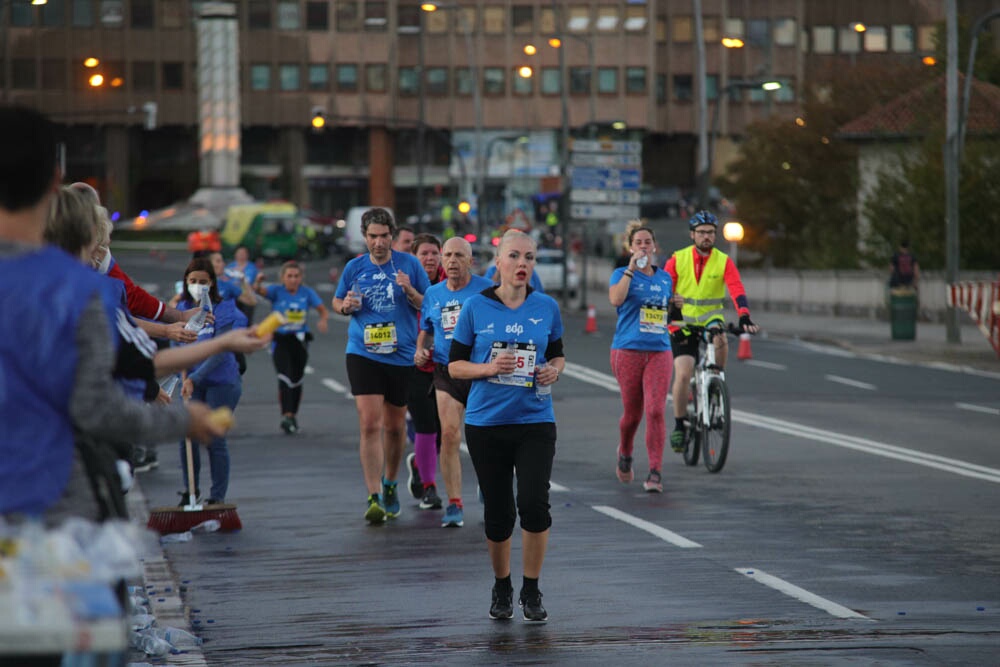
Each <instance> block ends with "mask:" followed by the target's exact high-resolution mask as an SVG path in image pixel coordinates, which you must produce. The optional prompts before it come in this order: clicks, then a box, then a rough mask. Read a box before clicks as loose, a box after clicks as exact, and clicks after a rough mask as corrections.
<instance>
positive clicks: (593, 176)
mask: <svg viewBox="0 0 1000 667" xmlns="http://www.w3.org/2000/svg"><path fill="white" fill-rule="evenodd" d="M570 177H571V178H572V181H571V185H572V186H573V187H574V188H581V189H584V190H586V189H591V190H601V189H609V188H610V189H614V190H638V189H639V187H640V186H641V184H642V176H641V172H640V170H638V169H602V168H600V167H572V168H571V169H570Z"/></svg>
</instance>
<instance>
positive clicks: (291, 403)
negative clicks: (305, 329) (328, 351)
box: [272, 334, 309, 415]
mask: <svg viewBox="0 0 1000 667" xmlns="http://www.w3.org/2000/svg"><path fill="white" fill-rule="evenodd" d="M272 357H273V359H274V370H276V371H277V372H278V400H279V402H280V403H281V414H283V415H288V414H291V415H294V414H297V413H298V411H299V402H301V401H302V377H303V376H304V375H305V371H306V362H307V361H309V348H308V347H306V344H305V343H304V342H303V341H301V340H299V339H298V337H297V336H296V335H295V334H275V335H274V354H273V355H272Z"/></svg>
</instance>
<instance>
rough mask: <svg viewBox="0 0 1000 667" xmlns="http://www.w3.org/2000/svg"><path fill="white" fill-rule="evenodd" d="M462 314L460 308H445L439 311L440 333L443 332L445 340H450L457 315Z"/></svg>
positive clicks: (458, 306) (457, 306) (456, 321)
mask: <svg viewBox="0 0 1000 667" xmlns="http://www.w3.org/2000/svg"><path fill="white" fill-rule="evenodd" d="M461 312H462V306H461V305H456V306H445V307H444V308H442V309H441V331H443V332H444V337H445V340H451V337H452V334H453V333H454V332H455V325H456V324H458V315H459V313H461Z"/></svg>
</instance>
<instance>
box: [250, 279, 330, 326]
mask: <svg viewBox="0 0 1000 667" xmlns="http://www.w3.org/2000/svg"><path fill="white" fill-rule="evenodd" d="M264 296H265V297H266V298H267V299H268V300H269V301H271V303H272V304H273V306H272V308H271V309H272V310H277V311H278V312H280V313H281V314H282V315H284V316H285V319H287V320H288V324H285V325H284V326H282V327H281V328H279V329H278V331H277V332H276V333H282V334H297V333H305V332H307V331H309V325H308V324H307V323H306V318H307V317H308V315H309V309H310V308H315V307H316V306H319V305H322V303H323V300H322V299H320V298H319V294H316V290H314V289H313V288H312V287H307V286H305V285H299V288H298V289H297V290H295V294H292V293H291V292H289V291H288V290H287V289H285V286H284V285H281V284H274V285H268V286H267V293H266V294H265V295H264Z"/></svg>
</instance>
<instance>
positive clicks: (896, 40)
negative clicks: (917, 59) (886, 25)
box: [892, 25, 913, 53]
mask: <svg viewBox="0 0 1000 667" xmlns="http://www.w3.org/2000/svg"><path fill="white" fill-rule="evenodd" d="M892 50H893V51H895V52H896V53H913V26H911V25H894V26H892Z"/></svg>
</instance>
